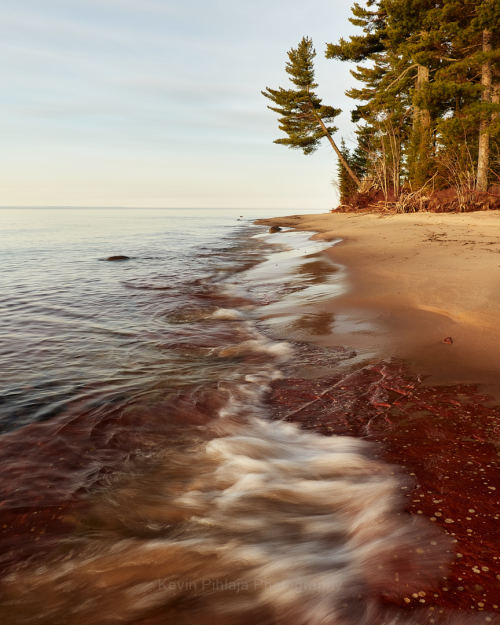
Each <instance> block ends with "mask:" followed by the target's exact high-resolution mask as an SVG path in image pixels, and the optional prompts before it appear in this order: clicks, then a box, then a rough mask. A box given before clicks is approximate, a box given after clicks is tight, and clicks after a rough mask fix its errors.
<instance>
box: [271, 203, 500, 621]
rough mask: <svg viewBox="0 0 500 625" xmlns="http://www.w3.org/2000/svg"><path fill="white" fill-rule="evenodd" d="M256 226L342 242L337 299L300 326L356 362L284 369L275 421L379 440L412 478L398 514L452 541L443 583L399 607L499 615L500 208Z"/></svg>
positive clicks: (336, 254) (333, 254) (334, 254)
mask: <svg viewBox="0 0 500 625" xmlns="http://www.w3.org/2000/svg"><path fill="white" fill-rule="evenodd" d="M261 223H266V224H269V225H280V226H284V227H293V228H297V229H300V230H310V231H313V232H315V233H316V234H315V235H313V238H321V239H325V240H332V241H334V240H336V241H338V239H339V238H341V239H342V241H341V242H340V243H338V242H337V243H336V244H335V245H333V246H332V247H331V248H330V249H329V250H328V251H327V252H326V253H327V254H328V255H329V257H330V258H331V259H332V260H333V262H334V263H336V264H338V265H339V266H340V267H341V269H340V271H342V272H343V274H344V276H345V280H344V292H343V293H341V294H339V293H338V292H337V293H332V297H331V298H330V299H329V300H328V301H326V302H320V303H319V304H318V305H317V310H316V319H317V320H320V321H321V320H326V321H325V323H324V324H323V327H321V328H320V331H319V332H314V331H313V330H314V328H313V329H311V328H304V329H305V330H309V336H308V339H307V340H308V341H310V342H312V343H316V344H317V345H318V348H321V346H327V347H328V348H329V349H330V350H331V352H330V354H331V356H330V358H331V359H332V360H335V357H334V354H335V352H336V350H337V351H338V359H339V363H340V361H341V359H342V358H343V355H342V353H343V352H344V353H345V352H349V351H350V350H351V349H354V352H353V353H357V354H358V355H360V356H361V360H362V361H363V359H364V362H361V364H360V363H359V362H358V363H356V362H355V361H354V359H351V363H352V367H351V371H350V372H346V371H342V370H341V369H340V368H339V366H338V365H339V363H337V368H338V371H337V374H334V375H333V376H331V377H324V376H323V377H322V376H320V375H319V376H318V377H317V378H316V379H301V377H300V376H297V377H294V376H293V372H291V374H292V375H291V376H290V377H288V376H287V377H285V379H284V380H283V381H278V382H276V383H275V384H274V388H273V394H272V397H271V401H270V403H271V405H272V406H273V407H274V412H275V418H278V419H284V420H288V421H293V422H295V423H299V424H300V425H301V426H302V427H303V428H305V429H308V430H313V431H315V432H319V433H322V434H325V435H332V434H337V435H338V434H341V435H351V436H356V437H360V438H364V439H368V440H372V441H376V442H377V443H378V445H379V450H380V454H381V457H382V458H383V459H384V460H385V461H386V462H389V463H391V464H393V465H398V466H400V467H403V469H404V470H405V472H406V474H407V475H408V476H409V477H410V479H411V480H412V481H411V482H410V483H409V484H408V485H406V486H404V487H403V488H404V492H405V495H406V497H407V510H408V511H409V512H410V513H411V514H412V515H415V516H418V517H421V518H427V520H428V521H429V522H430V523H432V524H434V525H435V526H439V527H441V530H442V531H443V532H444V533H446V534H448V535H449V536H450V537H451V539H452V541H453V545H454V552H455V556H454V558H453V561H452V563H451V566H450V570H449V572H448V574H447V575H445V576H443V577H442V579H441V581H440V583H439V584H437V585H436V586H435V587H434V588H433V589H432V591H431V592H427V593H425V592H424V593H414V592H410V593H408V594H407V596H406V597H403V598H400V601H401V603H400V606H401V607H407V608H408V609H409V610H410V611H411V610H413V609H415V608H418V607H419V606H420V607H423V606H430V607H429V608H428V609H429V610H431V611H433V610H436V611H439V610H442V609H451V610H457V609H458V610H460V611H461V612H463V613H464V614H467V617H469V616H470V615H472V614H474V613H475V612H483V611H487V612H490V615H491V614H492V613H498V612H499V611H500V607H499V604H500V601H499V597H500V557H499V553H498V544H499V541H500V535H499V530H498V527H499V517H500V501H499V498H498V497H499V495H498V493H499V492H500V479H499V474H500V472H499V466H498V460H499V455H500V452H499V451H498V450H499V449H500V442H499V441H500V406H499V405H498V403H499V402H498V397H499V396H500V383H499V377H498V376H499V374H500V358H499V348H500V328H499V324H498V320H499V319H500V229H499V228H498V227H499V226H500V213H499V212H498V211H494V212H493V211H492V212H488V213H469V214H462V215H458V214H449V215H448V214H446V215H438V214H417V215H415V214H413V215H393V216H379V215H366V214H364V215H352V214H325V215H313V216H291V217H289V218H286V219H283V218H280V219H272V220H267V221H266V222H261ZM304 319H305V317H304ZM445 339H448V340H445ZM332 364H333V366H332V370H333V371H334V370H335V363H332ZM392 601H394V599H393V598H392ZM396 602H397V601H396ZM490 618H491V616H489V617H488V619H490ZM496 618H498V617H493V620H495V622H496ZM431 622H432V621H431ZM452 622H454V621H453V618H452Z"/></svg>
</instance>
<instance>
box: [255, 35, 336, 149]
mask: <svg viewBox="0 0 500 625" xmlns="http://www.w3.org/2000/svg"><path fill="white" fill-rule="evenodd" d="M315 56H316V51H315V50H314V48H313V43H312V41H311V39H310V38H308V37H303V38H302V40H301V41H300V43H299V45H298V46H297V47H296V48H292V49H291V50H289V52H288V62H287V64H286V72H287V73H288V75H289V79H290V81H291V82H292V83H293V85H294V87H293V88H291V89H284V88H283V87H278V89H272V88H271V87H266V89H265V90H264V91H262V95H264V96H265V97H266V98H268V99H269V100H271V102H273V104H274V106H268V108H269V109H270V110H271V111H274V112H275V113H278V115H279V119H278V122H279V129H280V130H282V131H283V132H284V133H285V134H286V135H287V136H286V137H283V138H280V139H276V140H275V141H274V143H277V144H281V145H286V146H288V147H289V148H295V149H301V150H302V151H303V152H304V154H310V153H311V152H314V150H316V148H317V147H318V145H319V143H320V141H321V139H322V138H323V137H325V136H327V133H326V132H325V129H326V131H327V132H328V133H330V134H331V133H334V132H335V131H336V130H337V129H336V128H335V126H333V125H331V124H332V122H333V120H334V119H335V117H337V115H339V114H340V112H341V111H340V109H336V108H333V107H331V106H324V105H323V104H322V103H321V99H320V98H319V97H318V96H317V95H316V93H315V92H314V90H315V89H316V87H317V86H318V85H317V83H316V82H315V78H314V57H315ZM322 123H323V124H324V126H325V128H323V126H322Z"/></svg>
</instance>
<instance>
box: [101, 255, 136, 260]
mask: <svg viewBox="0 0 500 625" xmlns="http://www.w3.org/2000/svg"><path fill="white" fill-rule="evenodd" d="M104 260H130V256H122V255H120V254H118V255H117V256H108V257H107V258H105V259H104Z"/></svg>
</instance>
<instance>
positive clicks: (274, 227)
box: [269, 226, 281, 234]
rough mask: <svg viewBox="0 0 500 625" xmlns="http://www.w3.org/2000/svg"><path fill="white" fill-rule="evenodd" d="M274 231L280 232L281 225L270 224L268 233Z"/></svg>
mask: <svg viewBox="0 0 500 625" xmlns="http://www.w3.org/2000/svg"><path fill="white" fill-rule="evenodd" d="M274 232H281V227H280V226H271V227H270V228H269V233H270V234H273V233H274Z"/></svg>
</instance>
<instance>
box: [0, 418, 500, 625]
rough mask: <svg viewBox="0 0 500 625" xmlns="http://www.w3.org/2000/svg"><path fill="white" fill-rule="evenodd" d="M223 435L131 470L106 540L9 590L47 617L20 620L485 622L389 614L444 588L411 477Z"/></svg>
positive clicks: (329, 441) (279, 439)
mask: <svg viewBox="0 0 500 625" xmlns="http://www.w3.org/2000/svg"><path fill="white" fill-rule="evenodd" d="M218 428H219V429H218V431H219V434H221V435H219V436H217V437H215V438H213V439H212V440H210V441H208V442H207V443H206V444H203V445H198V446H194V447H193V446H192V447H190V448H189V449H187V450H186V449H184V450H179V449H178V448H173V449H170V450H166V451H165V456H164V458H162V456H159V457H157V458H156V459H155V462H154V463H153V465H152V466H151V467H150V468H149V469H147V470H141V471H139V472H135V473H134V471H131V470H130V468H129V469H128V470H127V473H126V479H124V482H123V484H120V483H116V484H115V485H114V487H113V488H110V489H109V490H108V491H106V492H105V493H103V495H102V497H101V499H100V500H98V501H97V503H96V505H95V508H94V515H96V516H97V518H99V517H101V518H102V519H103V521H101V524H104V526H105V527H106V528H107V529H105V530H103V531H101V532H96V531H94V532H93V533H92V534H91V535H89V536H87V537H86V538H85V537H82V538H80V539H79V541H77V542H75V544H74V546H73V548H72V550H71V551H70V552H69V555H68V556H67V557H66V561H65V562H57V561H53V562H52V563H50V562H47V563H46V568H45V569H44V570H43V571H42V570H40V569H38V570H36V571H34V572H30V571H23V572H22V573H20V574H19V575H18V576H14V577H13V578H11V579H10V580H9V582H8V583H7V588H6V589H5V590H6V592H7V597H8V600H9V601H10V603H9V606H10V608H11V609H15V607H16V605H17V604H16V602H18V603H19V605H22V608H23V610H22V612H20V614H29V613H30V610H32V614H36V618H35V620H24V621H23V620H22V617H19V619H20V620H18V621H16V622H19V623H28V622H29V623H32V622H33V623H37V622H40V623H45V622H59V620H61V619H62V618H63V617H64V619H66V621H67V622H71V623H72V624H73V623H74V624H76V625H79V624H80V623H82V624H83V623H92V624H94V623H95V624H97V623H99V624H102V625H106V624H108V623H112V622H123V623H131V622H134V619H136V620H140V619H141V618H146V617H147V615H148V610H153V611H154V613H158V614H159V615H160V616H161V619H162V620H161V621H158V622H183V623H188V622H197V623H202V624H205V623H209V622H217V623H221V624H223V623H226V622H230V623H231V624H236V625H239V624H240V623H248V622H259V623H260V622H262V623H272V622H280V623H281V622H282V623H285V622H286V623H294V624H296V623H297V624H299V625H382V623H386V625H397V624H400V625H415V624H416V623H421V624H425V623H431V622H435V623H440V624H441V625H443V624H444V623H447V624H450V625H451V624H452V623H453V624H457V625H458V624H459V623H463V624H467V625H469V624H471V623H477V622H480V621H478V620H477V618H478V617H476V616H472V617H471V616H469V615H463V616H459V617H456V615H452V616H449V615H447V614H441V615H439V614H435V613H434V615H433V616H434V618H435V621H431V620H430V617H431V616H432V613H427V612H419V613H418V614H417V615H415V614H412V613H408V612H405V611H401V612H398V611H397V610H396V609H394V610H392V611H389V612H388V610H387V607H386V606H385V605H384V604H383V602H381V601H380V602H379V600H378V596H379V594H380V593H381V592H383V593H384V594H388V595H393V596H401V593H403V592H404V593H405V594H406V593H408V592H419V591H421V590H423V589H427V588H428V587H429V585H430V584H432V583H433V582H434V581H436V579H438V578H439V577H441V576H442V575H443V574H444V568H443V560H444V558H443V552H444V550H445V549H446V548H447V543H446V542H445V541H444V538H441V537H440V536H439V535H438V533H437V530H436V529H435V528H434V527H432V526H431V524H430V523H429V524H426V522H425V521H423V520H422V519H414V518H411V517H410V516H409V515H407V514H405V513H403V512H402V510H403V508H404V501H402V499H401V496H400V486H401V483H402V482H401V478H400V477H398V476H397V475H395V474H394V470H393V468H392V467H390V466H388V465H386V464H384V463H381V462H379V461H377V460H375V459H373V458H372V457H371V452H372V448H371V446H370V445H369V444H367V443H365V442H363V441H361V440H357V439H353V438H349V437H338V436H332V437H322V436H319V435H317V434H314V433H307V432H304V431H301V430H300V429H299V428H298V427H296V426H295V425H292V424H288V423H283V422H268V421H266V420H263V419H260V418H253V417H252V418H249V420H248V421H247V422H246V423H238V422H235V421H234V420H229V421H227V422H224V425H223V426H221V425H220V422H219V426H218ZM113 519H115V520H114V521H113ZM113 523H114V524H115V525H113ZM114 527H115V528H116V529H113V528H114ZM123 528H127V529H126V531H125V532H123V531H122V530H123ZM147 528H149V529H147ZM152 528H153V529H152ZM154 528H157V529H156V530H155V531H154ZM149 534H151V535H149ZM124 536H128V537H127V538H124ZM395 554H397V556H398V557H397V559H395V557H394V556H395ZM26 588H29V589H30V592H29V593H28V594H26V592H25V589H26ZM75 597H78V600H77V601H75V599H74V598H75ZM37 598H39V602H38V603H36V601H37ZM33 601H34V602H35V604H36V605H34V604H33V605H32V604H31V603H30V602H33ZM30 606H31V607H30ZM0 615H1V609H0ZM276 615H279V616H280V618H279V619H278V621H276V619H275V617H276ZM36 619H39V620H36ZM43 619H45V620H43ZM58 619H59V620H58ZM64 619H63V620H64ZM153 622H154V623H156V621H153ZM492 622H494V621H492ZM497 622H498V621H497Z"/></svg>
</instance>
